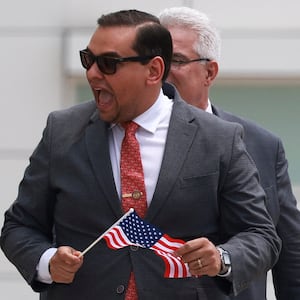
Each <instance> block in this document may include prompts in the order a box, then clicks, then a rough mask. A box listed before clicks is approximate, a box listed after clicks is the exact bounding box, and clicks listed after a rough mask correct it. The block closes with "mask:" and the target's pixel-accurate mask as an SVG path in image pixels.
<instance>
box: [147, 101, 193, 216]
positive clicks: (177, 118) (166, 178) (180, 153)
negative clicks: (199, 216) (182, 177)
mask: <svg viewBox="0 0 300 300" xmlns="http://www.w3.org/2000/svg"><path fill="white" fill-rule="evenodd" d="M185 107H186V106H185V104H183V101H182V100H181V99H179V97H178V95H176V96H175V100H174V106H173V112H172V116H171V120H170V125H169V130H168V136H167V141H166V147H165V153H164V157H163V161H162V165H161V169H160V174H159V177H158V181H157V185H156V189H155V192H154V195H153V199H152V202H151V205H150V207H149V209H148V212H147V216H146V219H148V220H149V221H150V220H151V219H153V218H154V216H155V215H156V214H157V213H158V212H159V210H160V208H161V207H162V206H163V205H164V203H165V201H166V200H167V198H168V197H169V194H170V192H171V191H172V189H173V188H174V184H175V183H176V180H177V178H178V175H179V172H180V170H181V168H182V165H183V163H184V160H185V157H186V155H187V152H188V150H189V148H190V147H191V144H192V142H193V139H194V137H195V134H196V131H197V127H196V126H194V125H193V123H192V122H191V121H192V120H193V118H194V117H193V116H192V115H191V114H188V113H186V109H185Z"/></svg>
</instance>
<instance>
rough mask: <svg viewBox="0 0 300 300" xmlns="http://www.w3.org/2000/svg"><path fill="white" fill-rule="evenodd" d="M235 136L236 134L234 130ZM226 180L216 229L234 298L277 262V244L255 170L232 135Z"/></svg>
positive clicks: (237, 136)
mask: <svg viewBox="0 0 300 300" xmlns="http://www.w3.org/2000/svg"><path fill="white" fill-rule="evenodd" d="M237 132H238V130H237ZM231 151H232V153H231V154H230V155H231V159H230V163H229V165H228V169H227V170H226V172H225V173H226V174H227V175H226V176H225V177H224V181H223V182H222V183H221V185H220V187H219V188H221V190H220V192H219V194H220V197H221V199H220V214H221V217H220V227H221V228H222V231H223V236H224V237H225V240H226V235H228V237H229V239H228V240H227V241H226V242H224V243H223V244H221V247H222V248H224V249H225V250H227V251H228V252H229V253H230V256H231V263H232V273H231V279H232V289H233V291H232V292H233V293H234V294H235V295H237V294H238V293H240V292H241V291H242V290H244V289H245V288H247V287H248V285H249V284H250V283H251V281H252V280H254V279H255V278H257V276H258V275H259V274H262V273H266V272H267V271H268V270H269V269H271V268H272V267H273V265H274V264H275V263H276V261H277V259H278V255H279V252H280V248H281V242H280V239H279V238H278V236H277V234H276V230H275V226H274V224H273V222H272V219H271V217H270V215H269V214H268V212H267V209H266V206H265V204H264V203H265V193H264V191H263V188H262V187H261V185H260V184H259V177H258V172H257V169H256V166H255V164H254V162H253V160H252V158H251V157H250V156H249V154H248V152H247V151H246V150H245V145H244V143H243V141H242V138H241V134H236V136H235V140H234V141H233V145H232V150H231Z"/></svg>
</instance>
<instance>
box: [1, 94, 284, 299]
mask: <svg viewBox="0 0 300 300" xmlns="http://www.w3.org/2000/svg"><path fill="white" fill-rule="evenodd" d="M170 101H174V106H173V111H172V115H171V120H170V125H169V130H168V135H167V141H166V146H165V153H164V157H163V161H162V165H161V170H160V174H159V178H158V182H157V186H156V190H155V192H154V195H153V199H152V202H151V205H150V207H149V208H148V212H147V215H146V218H145V219H146V220H147V221H149V222H150V223H152V224H154V225H155V226H157V227H158V228H160V229H161V230H162V231H163V232H165V233H167V234H169V235H170V236H172V237H174V238H180V239H183V240H190V239H194V238H197V237H207V238H209V239H210V240H211V241H213V242H214V243H215V244H221V245H222V247H223V248H224V249H226V250H228V251H229V253H230V254H231V260H232V280H231V281H229V280H227V279H224V278H220V277H213V278H211V277H207V276H203V277H200V278H182V279H166V278H163V274H164V263H163V261H162V259H161V258H160V257H158V256H157V255H155V254H154V253H153V251H151V250H147V249H140V248H136V247H126V248H123V249H120V250H111V249H109V248H108V247H107V246H106V243H105V242H104V241H102V242H99V243H98V244H97V245H96V246H95V247H94V248H93V249H92V250H90V252H88V253H87V255H86V256H85V257H84V263H83V265H82V267H81V269H80V270H79V271H78V272H77V274H76V277H75V280H74V282H73V283H72V284H55V283H54V284H52V285H46V284H41V283H39V282H37V281H36V280H35V276H36V266H37V264H38V261H39V258H40V256H41V255H42V253H43V252H44V251H45V250H46V249H47V248H49V247H51V246H53V245H54V246H56V247H58V246H61V245H69V246H72V247H73V248H75V249H78V250H83V249H85V248H86V247H87V246H88V245H89V244H90V243H91V242H92V241H93V240H95V239H96V238H97V237H98V236H99V235H100V234H101V233H103V232H104V231H105V230H106V229H107V228H108V227H109V226H111V225H112V224H113V223H114V222H115V221H116V220H117V219H118V218H120V217H121V216H122V214H123V213H122V209H121V206H120V199H119V197H118V194H117V192H116V188H115V185H114V178H113V173H112V169H111V164H110V156H109V146H108V125H107V124H106V123H104V122H103V121H102V120H100V119H99V117H98V112H97V110H96V106H95V104H94V102H93V101H91V102H87V103H84V104H80V105H77V106H75V107H72V108H70V109H67V110H63V111H59V112H54V113H51V114H50V115H49V118H48V122H47V126H46V128H45V131H44V134H43V137H42V140H41V142H40V143H39V145H38V146H37V148H36V150H35V151H34V153H33V154H32V156H31V158H30V165H29V166H28V168H27V169H26V171H25V175H24V178H23V180H22V182H21V184H20V189H19V194H18V197H17V200H16V201H15V202H14V203H13V205H12V206H11V208H10V209H9V210H8V211H7V212H6V215H5V223H4V227H3V231H2V236H1V247H2V249H3V251H4V252H5V254H6V256H7V257H8V258H9V259H10V260H11V261H12V262H13V263H14V264H15V266H16V267H17V268H18V270H19V271H20V273H21V274H22V275H23V277H24V278H25V279H26V280H27V282H28V283H29V284H30V285H31V286H32V287H33V288H34V289H35V290H36V291H40V292H42V293H41V299H47V300H49V299H51V300H52V299H53V300H68V299H70V300H71V299H72V300H77V299H78V300H82V299H89V300H93V299H105V300H107V299H123V297H124V290H125V289H126V286H127V282H128V278H129V274H130V271H131V269H133V270H134V273H135V277H136V283H137V288H138V293H139V299H140V300H148V299H149V300H150V299H151V300H153V299H184V300H186V299H189V300H193V299H195V300H196V299H201V300H206V299H210V300H212V299H213V300H221V299H222V300H225V299H228V297H227V294H228V293H229V292H233V293H235V294H237V293H239V292H240V291H241V290H242V289H244V288H246V287H247V286H248V285H249V283H250V282H251V280H253V279H254V278H255V277H256V276H257V275H258V274H260V273H265V272H266V271H267V270H268V269H269V268H271V267H272V265H273V264H274V263H275V262H276V259H277V257H278V254H279V251H280V241H279V239H278V237H277V235H276V232H275V228H274V226H273V223H272V221H271V218H270V216H269V214H268V213H267V211H266V209H265V206H264V201H265V194H264V191H263V189H262V188H261V186H260V185H259V184H258V176H257V170H256V167H255V166H254V163H253V161H252V159H251V158H250V157H249V155H248V153H247V152H246V151H245V148H244V143H243V142H242V138H241V136H242V127H241V126H240V125H238V124H234V123H230V122H226V121H223V120H221V119H220V118H217V117H215V116H213V115H210V114H207V113H205V112H203V111H201V110H199V109H196V108H194V107H192V106H190V105H187V104H186V103H185V102H184V101H183V100H182V99H180V98H179V96H178V95H177V94H176V96H175V100H170ZM153 161H154V162H155V157H154V158H153Z"/></svg>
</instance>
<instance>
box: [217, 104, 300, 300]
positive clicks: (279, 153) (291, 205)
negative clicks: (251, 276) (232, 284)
mask: <svg viewBox="0 0 300 300" xmlns="http://www.w3.org/2000/svg"><path fill="white" fill-rule="evenodd" d="M213 112H214V114H215V115H217V116H218V117H220V118H222V119H224V120H227V121H230V122H237V123H239V124H241V125H243V128H244V142H245V144H246V148H247V151H248V152H249V154H250V155H251V157H252V158H253V160H254V162H255V164H256V166H257V168H258V171H259V175H260V182H261V185H262V187H263V189H264V190H265V193H266V196H267V197H266V206H267V209H268V211H269V213H270V214H271V217H272V219H273V222H274V224H275V225H276V230H277V233H278V235H279V237H280V238H281V240H282V251H281V253H280V257H279V260H278V262H277V263H276V265H275V266H274V267H273V269H272V273H273V281H274V288H275V293H276V297H277V299H278V300H287V299H288V300H299V299H300V211H299V210H298V209H297V202H296V199H295V197H294V195H293V192H292V187H291V182H290V178H289V174H288V162H287V160H286V158H285V152H284V148H283V145H282V142H281V140H280V139H279V138H278V137H277V136H275V135H274V134H272V133H270V132H269V131H267V130H265V129H263V128H262V127H260V126H258V125H257V124H255V123H253V122H251V121H249V120H246V119H243V118H240V117H237V116H235V115H232V114H231V113H228V112H225V111H223V110H221V109H220V108H218V107H215V106H213ZM232 299H235V300H253V299H255V300H264V299H266V275H263V276H261V277H260V278H257V280H255V282H253V283H252V284H251V285H250V287H249V288H248V289H247V290H245V291H243V292H242V293H240V294H239V295H238V296H237V297H233V298H232Z"/></svg>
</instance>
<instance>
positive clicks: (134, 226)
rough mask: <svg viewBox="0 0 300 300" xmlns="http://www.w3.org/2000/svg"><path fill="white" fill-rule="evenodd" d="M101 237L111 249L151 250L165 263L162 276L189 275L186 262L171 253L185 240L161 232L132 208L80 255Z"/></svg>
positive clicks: (177, 276)
mask: <svg viewBox="0 0 300 300" xmlns="http://www.w3.org/2000/svg"><path fill="white" fill-rule="evenodd" d="M102 238H104V239H105V240H106V243H107V245H108V247H110V248H111V249H120V248H123V247H126V246H130V245H135V246H139V247H143V248H148V249H150V250H153V251H154V252H155V253H156V254H157V255H158V256H160V257H161V258H162V259H163V261H164V263H165V267H166V269H165V274H164V277H167V278H181V277H190V276H191V274H190V272H189V268H188V266H187V264H185V263H184V262H183V261H182V260H181V258H180V257H175V256H174V255H173V252H174V251H175V250H177V249H178V248H179V247H180V246H182V245H183V244H184V243H185V242H184V241H182V240H179V239H173V238H171V237H169V236H168V235H167V234H163V233H162V232H161V231H160V230H159V229H157V228H156V227H154V226H153V225H151V224H149V223H147V222H145V221H144V220H142V219H141V218H140V217H139V216H138V215H137V214H136V213H135V211H134V210H133V209H130V210H129V211H128V212H127V213H126V214H125V215H124V216H123V217H122V218H121V219H119V220H118V221H117V222H116V223H115V224H114V225H112V226H111V227H110V228H109V229H108V230H107V231H106V232H104V234H102V235H101V236H100V237H99V238H98V239H97V240H96V241H95V242H94V243H93V244H91V245H90V246H89V247H88V248H87V249H86V250H85V251H83V252H82V255H84V254H85V253H86V252H87V251H88V250H89V249H90V248H91V247H93V246H94V245H95V244H96V243H97V242H98V241H99V240H100V239H102Z"/></svg>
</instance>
